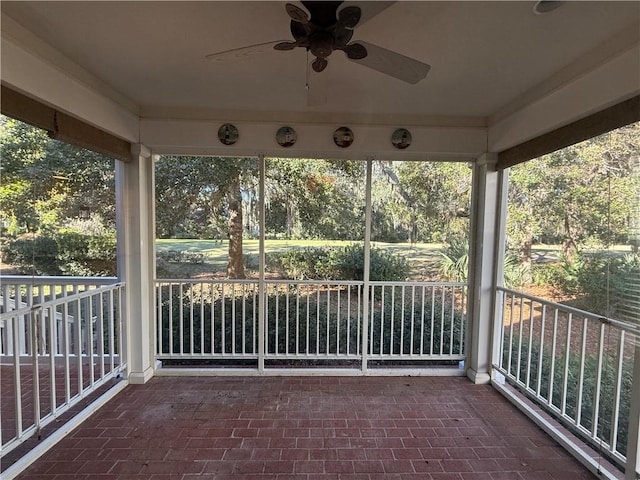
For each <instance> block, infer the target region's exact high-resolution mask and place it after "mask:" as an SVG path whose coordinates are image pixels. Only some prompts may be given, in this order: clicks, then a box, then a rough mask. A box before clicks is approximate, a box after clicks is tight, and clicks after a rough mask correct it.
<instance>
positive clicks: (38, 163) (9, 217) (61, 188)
mask: <svg viewBox="0 0 640 480" xmlns="http://www.w3.org/2000/svg"><path fill="white" fill-rule="evenodd" d="M0 155H1V157H2V165H1V167H0V170H1V176H2V184H1V185H0V220H2V221H3V222H6V226H7V228H6V230H5V231H4V233H5V234H10V235H14V236H18V235H20V234H23V233H38V232H49V233H51V232H54V231H55V230H56V229H57V228H58V227H59V225H60V224H61V223H63V222H65V221H66V220H68V219H72V218H77V217H78V216H79V211H80V209H88V210H89V211H91V212H92V213H94V214H97V215H99V216H100V218H102V219H103V220H104V221H105V222H106V224H107V225H108V226H110V227H114V226H115V168H114V160H113V159H111V158H108V157H106V156H104V155H99V154H97V153H94V152H91V151H89V150H85V149H81V148H77V147H74V146H72V145H69V144H66V143H64V142H60V141H57V140H53V139H51V138H49V137H48V136H47V134H46V132H44V131H42V130H39V129H37V128H35V127H31V126H30V125H27V124H24V123H22V122H19V121H17V120H14V119H11V118H8V117H4V116H0Z"/></svg>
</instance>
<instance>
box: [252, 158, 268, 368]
mask: <svg viewBox="0 0 640 480" xmlns="http://www.w3.org/2000/svg"><path fill="white" fill-rule="evenodd" d="M258 168H259V171H260V186H259V187H258V188H259V193H258V195H260V240H259V243H258V245H259V247H258V258H259V260H258V265H259V267H258V270H259V273H258V275H259V277H258V299H259V300H258V308H259V310H258V373H259V374H264V354H265V351H264V349H265V345H266V342H267V339H266V338H265V335H266V329H265V321H266V316H267V307H266V302H265V300H266V298H267V296H266V292H265V283H264V268H265V263H266V262H265V252H264V244H265V238H266V236H265V235H266V232H265V225H266V215H267V210H266V203H265V186H264V182H265V175H266V162H265V158H264V155H263V154H260V155H259V156H258ZM254 308H255V306H254Z"/></svg>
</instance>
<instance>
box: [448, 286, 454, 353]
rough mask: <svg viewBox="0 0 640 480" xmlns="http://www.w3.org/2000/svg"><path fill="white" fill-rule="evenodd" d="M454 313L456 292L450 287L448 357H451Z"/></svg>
mask: <svg viewBox="0 0 640 480" xmlns="http://www.w3.org/2000/svg"><path fill="white" fill-rule="evenodd" d="M455 313H456V292H455V287H453V286H452V287H451V323H450V324H449V355H453V330H454V328H453V327H454V324H455Z"/></svg>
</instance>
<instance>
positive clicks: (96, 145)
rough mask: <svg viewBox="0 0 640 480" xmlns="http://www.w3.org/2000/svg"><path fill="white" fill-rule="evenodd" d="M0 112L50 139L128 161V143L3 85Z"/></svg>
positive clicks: (129, 157)
mask: <svg viewBox="0 0 640 480" xmlns="http://www.w3.org/2000/svg"><path fill="white" fill-rule="evenodd" d="M0 98H1V99H2V101H1V102H0V111H1V112H2V114H3V115H6V116H8V117H11V118H15V119H16V120H20V121H21V122H25V123H28V124H29V125H33V126H34V127H37V128H41V129H43V130H46V131H47V132H48V134H49V136H50V137H51V138H54V139H56V140H61V141H63V142H66V143H70V144H72V145H75V146H77V147H82V148H86V149H88V150H92V151H94V152H98V153H101V154H103V155H107V156H109V157H113V158H115V159H117V160H122V161H130V160H131V143H129V142H127V141H125V140H122V139H120V138H118V137H116V136H114V135H111V134H110V133H107V132H105V131H103V130H100V129H99V128H96V127H94V126H93V125H89V124H88V123H85V122H83V121H81V120H78V119H77V118H74V117H72V116H70V115H68V114H66V113H64V112H60V111H58V110H56V109H55V108H53V107H50V106H48V105H45V104H44V103H42V102H39V101H38V100H34V99H33V98H30V97H28V96H26V95H23V94H22V93H19V92H17V91H15V90H13V89H11V88H9V87H7V86H6V85H2V87H1V90H0Z"/></svg>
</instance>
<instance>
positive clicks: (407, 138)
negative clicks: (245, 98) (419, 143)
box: [391, 128, 411, 150]
mask: <svg viewBox="0 0 640 480" xmlns="http://www.w3.org/2000/svg"><path fill="white" fill-rule="evenodd" d="M391 143H393V146H394V147H396V148H398V149H400V150H404V149H405V148H407V147H408V146H409V145H411V132H410V131H409V130H407V129H406V128H398V129H397V130H396V131H395V132H393V135H391Z"/></svg>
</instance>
